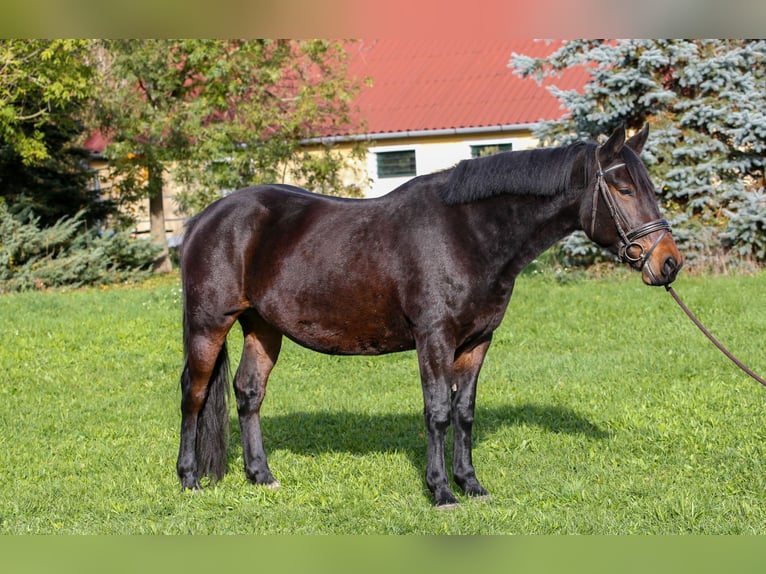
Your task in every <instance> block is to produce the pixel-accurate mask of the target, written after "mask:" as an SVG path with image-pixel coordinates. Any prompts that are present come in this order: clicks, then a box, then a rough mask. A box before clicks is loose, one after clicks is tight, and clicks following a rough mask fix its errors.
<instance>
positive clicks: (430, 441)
mask: <svg viewBox="0 0 766 574" xmlns="http://www.w3.org/2000/svg"><path fill="white" fill-rule="evenodd" d="M417 352H418V363H419V365H420V379H421V384H422V386H423V404H424V409H423V413H424V415H425V423H426V456H427V466H426V485H427V486H428V488H429V490H430V491H431V493H432V494H433V497H434V501H435V502H436V506H437V507H439V508H451V507H454V506H455V505H456V504H457V503H458V501H457V498H455V495H454V494H453V493H452V490H451V489H450V487H449V482H448V479H447V472H446V467H445V461H444V448H445V446H444V445H445V442H446V436H447V428H448V427H449V424H450V387H451V385H452V382H451V378H452V363H453V361H454V352H455V351H454V347H450V346H449V344H446V343H444V342H443V341H440V340H439V339H438V338H437V337H436V336H434V335H428V336H426V337H424V338H423V339H421V340H419V341H418V343H417Z"/></svg>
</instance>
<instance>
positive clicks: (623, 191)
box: [617, 187, 633, 195]
mask: <svg viewBox="0 0 766 574" xmlns="http://www.w3.org/2000/svg"><path fill="white" fill-rule="evenodd" d="M617 191H619V192H620V193H621V194H622V195H633V190H632V189H630V188H629V187H621V188H619V189H618V190H617Z"/></svg>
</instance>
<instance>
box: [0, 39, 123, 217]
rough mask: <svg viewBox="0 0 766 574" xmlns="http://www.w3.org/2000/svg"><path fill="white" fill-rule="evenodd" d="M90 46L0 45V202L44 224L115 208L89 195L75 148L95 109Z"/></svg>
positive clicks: (82, 157) (82, 159)
mask: <svg viewBox="0 0 766 574" xmlns="http://www.w3.org/2000/svg"><path fill="white" fill-rule="evenodd" d="M91 46H92V43H91V42H89V41H84V40H0V70H2V72H0V197H3V198H5V200H6V202H7V204H8V206H9V208H10V209H11V210H12V211H13V212H14V213H22V212H24V211H26V210H30V209H31V210H32V211H34V212H35V213H36V214H37V216H38V217H40V220H41V222H42V223H43V224H44V225H52V224H53V223H55V222H56V221H57V220H58V219H59V218H61V217H63V216H72V215H74V214H75V213H76V212H77V211H79V210H81V209H83V208H85V207H87V208H88V218H89V219H90V220H91V221H95V220H98V219H103V218H105V217H106V215H107V214H108V213H109V212H110V211H111V210H112V209H113V205H111V204H110V203H109V202H105V201H100V198H98V197H97V194H96V193H95V192H94V191H93V190H92V188H93V186H92V185H91V178H92V176H91V174H90V173H89V171H88V163H87V159H88V158H87V153H86V152H85V151H84V150H82V149H81V148H80V147H79V145H78V143H79V142H80V140H81V139H82V133H83V131H84V125H83V121H84V115H85V110H86V108H87V107H88V106H91V105H92V98H91V97H92V95H93V86H94V82H93V68H92V67H91V66H90V61H89V57H90V48H91Z"/></svg>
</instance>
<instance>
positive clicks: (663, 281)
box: [641, 239, 684, 286]
mask: <svg viewBox="0 0 766 574" xmlns="http://www.w3.org/2000/svg"><path fill="white" fill-rule="evenodd" d="M670 243H671V245H672V249H670V250H665V249H663V250H661V249H660V248H659V247H658V248H657V249H655V251H654V253H653V254H652V257H650V258H649V260H647V261H646V262H645V264H644V266H643V269H642V270H641V278H642V279H643V280H644V283H646V284H647V285H654V286H660V285H669V284H670V283H672V282H673V281H675V280H676V277H677V276H678V272H679V271H680V270H681V267H683V264H684V262H683V256H682V255H681V253H679V251H678V248H677V247H676V246H675V242H674V241H673V240H672V239H671V240H670Z"/></svg>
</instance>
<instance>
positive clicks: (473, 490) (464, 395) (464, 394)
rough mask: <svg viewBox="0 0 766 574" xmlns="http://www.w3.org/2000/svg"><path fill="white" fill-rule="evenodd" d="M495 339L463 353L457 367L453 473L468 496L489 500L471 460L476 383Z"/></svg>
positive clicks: (458, 356) (453, 408)
mask: <svg viewBox="0 0 766 574" xmlns="http://www.w3.org/2000/svg"><path fill="white" fill-rule="evenodd" d="M491 340H492V339H491V337H490V338H489V339H488V340H487V341H484V342H482V343H480V344H479V345H477V346H476V347H473V348H472V349H469V350H467V351H464V352H462V353H459V354H458V355H457V357H456V358H455V363H454V366H453V379H452V380H453V387H452V389H453V392H452V421H453V423H454V437H453V439H454V444H453V456H452V471H453V476H454V477H455V482H456V483H457V484H458V485H459V486H460V488H462V489H463V492H465V493H466V494H467V495H468V496H477V497H481V496H487V495H488V494H489V493H488V492H487V491H486V490H485V489H484V487H483V486H482V485H481V484H480V483H479V480H478V479H477V478H476V471H475V470H474V468H473V460H472V456H471V450H472V445H471V430H472V428H473V413H474V407H475V405H476V383H477V381H478V379H479V371H480V370H481V366H482V364H483V363H484V357H485V356H486V354H487V349H488V348H489V344H490V342H491Z"/></svg>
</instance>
